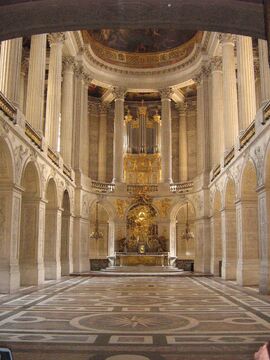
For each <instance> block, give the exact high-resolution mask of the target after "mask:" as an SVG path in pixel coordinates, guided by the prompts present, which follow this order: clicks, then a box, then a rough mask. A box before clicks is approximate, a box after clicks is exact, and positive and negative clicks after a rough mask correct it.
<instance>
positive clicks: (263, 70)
mask: <svg viewBox="0 0 270 360" xmlns="http://www.w3.org/2000/svg"><path fill="white" fill-rule="evenodd" d="M258 47H259V61H260V78H261V100H262V103H265V102H267V101H268V100H270V70H269V62H268V46H267V41H266V40H262V39H259V40H258Z"/></svg>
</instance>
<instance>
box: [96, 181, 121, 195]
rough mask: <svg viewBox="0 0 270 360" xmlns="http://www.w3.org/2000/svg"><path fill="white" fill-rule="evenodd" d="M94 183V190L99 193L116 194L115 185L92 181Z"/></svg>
mask: <svg viewBox="0 0 270 360" xmlns="http://www.w3.org/2000/svg"><path fill="white" fill-rule="evenodd" d="M91 183H92V189H93V190H94V191H96V192H99V193H104V194H105V193H110V192H114V188H115V185H114V184H112V183H105V182H99V181H93V180H92V181H91Z"/></svg>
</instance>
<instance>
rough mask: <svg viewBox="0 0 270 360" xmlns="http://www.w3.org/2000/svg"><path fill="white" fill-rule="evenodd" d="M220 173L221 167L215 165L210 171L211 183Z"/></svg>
mask: <svg viewBox="0 0 270 360" xmlns="http://www.w3.org/2000/svg"><path fill="white" fill-rule="evenodd" d="M220 173H221V165H220V164H217V165H216V166H215V167H214V169H213V171H212V176H211V181H213V180H214V179H215V178H216V177H218V175H219V174H220Z"/></svg>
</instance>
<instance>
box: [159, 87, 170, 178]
mask: <svg viewBox="0 0 270 360" xmlns="http://www.w3.org/2000/svg"><path fill="white" fill-rule="evenodd" d="M160 93H161V134H160V135H161V138H160V140H161V144H160V145H161V181H162V182H163V183H171V182H172V124H171V123H172V117H171V96H172V90H171V89H170V88H168V89H162V90H161V91H160Z"/></svg>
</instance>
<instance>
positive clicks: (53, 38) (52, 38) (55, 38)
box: [48, 32, 66, 46]
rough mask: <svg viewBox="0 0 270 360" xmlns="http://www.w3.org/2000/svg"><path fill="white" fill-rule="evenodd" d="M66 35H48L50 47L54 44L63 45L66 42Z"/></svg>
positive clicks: (61, 33) (60, 33)
mask: <svg viewBox="0 0 270 360" xmlns="http://www.w3.org/2000/svg"><path fill="white" fill-rule="evenodd" d="M65 38H66V37H65V34H64V33H63V32H59V33H51V34H49V35H48V41H49V44H50V46H52V45H53V44H63V43H64V41H65Z"/></svg>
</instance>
